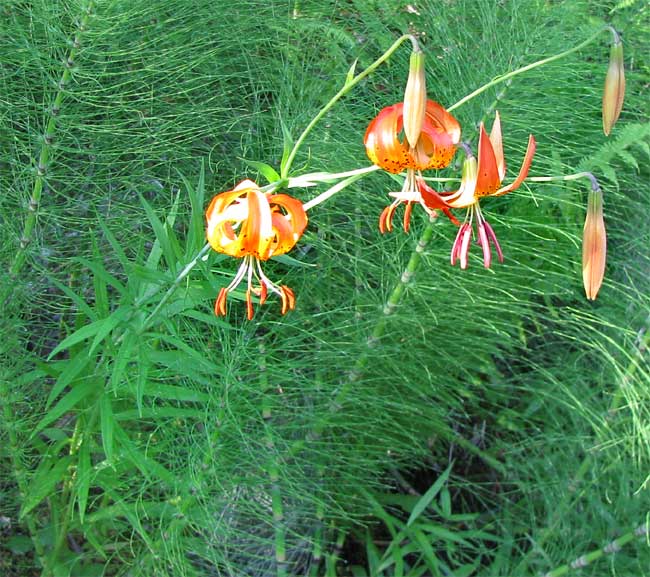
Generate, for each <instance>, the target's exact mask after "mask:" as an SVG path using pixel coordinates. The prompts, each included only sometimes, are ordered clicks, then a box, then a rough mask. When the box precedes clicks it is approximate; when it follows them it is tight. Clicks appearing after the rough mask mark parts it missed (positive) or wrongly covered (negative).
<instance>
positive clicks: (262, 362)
mask: <svg viewBox="0 0 650 577" xmlns="http://www.w3.org/2000/svg"><path fill="white" fill-rule="evenodd" d="M257 350H258V353H259V356H258V359H259V360H258V374H259V383H260V390H261V391H262V393H263V395H264V397H263V401H262V418H263V419H264V421H265V424H264V426H265V428H266V434H265V443H266V447H267V449H268V450H269V463H268V473H269V481H270V482H271V489H270V493H271V510H272V514H273V530H274V533H275V541H274V545H275V568H276V576H277V577H286V575H287V553H286V528H285V523H284V508H283V504H282V492H281V490H280V474H279V467H278V463H277V461H276V460H275V456H276V455H277V453H276V452H275V445H274V443H273V436H272V432H271V427H270V425H269V421H270V419H271V404H270V403H269V401H268V396H269V394H270V386H269V380H268V375H267V372H266V349H265V347H264V343H263V342H262V341H260V343H259V345H258V349H257Z"/></svg>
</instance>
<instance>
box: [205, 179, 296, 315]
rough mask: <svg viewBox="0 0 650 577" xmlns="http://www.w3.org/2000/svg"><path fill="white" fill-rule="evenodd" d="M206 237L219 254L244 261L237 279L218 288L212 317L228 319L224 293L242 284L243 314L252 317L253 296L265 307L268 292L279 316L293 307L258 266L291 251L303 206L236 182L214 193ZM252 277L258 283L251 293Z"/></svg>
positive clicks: (287, 295)
mask: <svg viewBox="0 0 650 577" xmlns="http://www.w3.org/2000/svg"><path fill="white" fill-rule="evenodd" d="M205 216H206V220H207V238H208V242H209V243H210V246H211V247H212V248H213V249H214V250H215V251H217V252H220V253H224V254H227V255H230V256H234V257H236V258H242V259H243V262H242V264H241V266H240V267H239V270H238V271H237V274H236V275H235V278H234V279H233V280H232V282H231V283H230V284H229V285H228V286H227V287H224V288H222V289H221V291H220V292H219V296H218V297H217V300H216V303H215V306H214V312H215V314H216V315H217V316H220V315H225V314H226V299H227V297H228V293H229V292H230V291H231V290H233V289H235V288H236V287H237V286H238V285H239V284H240V283H241V282H242V280H243V279H244V277H246V278H247V280H248V289H247V290H246V312H247V316H248V319H249V320H251V319H252V318H253V302H252V295H253V294H255V295H256V296H258V297H259V299H260V304H264V302H265V300H266V297H267V295H268V291H269V290H270V291H271V292H274V293H276V294H277V295H278V296H279V297H280V298H281V299H282V314H285V313H286V312H287V311H288V310H293V309H294V308H295V302H296V297H295V295H294V293H293V291H292V290H291V289H290V288H289V287H288V286H284V285H280V286H278V285H276V284H274V283H273V282H272V281H271V280H269V278H268V277H267V276H266V275H265V274H264V272H263V271H262V266H261V261H264V260H268V259H270V258H271V257H272V256H276V255H280V254H284V253H286V252H289V251H290V250H291V249H292V248H293V247H294V246H295V244H296V242H298V239H299V238H300V237H301V236H302V233H303V231H304V230H305V228H306V226H307V214H306V213H305V211H304V209H303V207H302V203H301V202H300V201H298V200H296V199H295V198H293V197H291V196H289V195H287V194H271V193H264V192H262V191H261V190H260V188H259V186H257V184H256V183H254V182H253V181H252V180H244V181H242V182H240V183H239V184H238V185H237V186H236V187H235V188H234V189H233V190H231V191H228V192H222V193H220V194H217V195H216V196H215V197H214V198H213V199H212V202H211V203H210V206H209V207H208V210H207V211H206V215H205ZM253 277H254V278H255V280H256V281H257V282H258V283H259V286H258V287H255V288H253Z"/></svg>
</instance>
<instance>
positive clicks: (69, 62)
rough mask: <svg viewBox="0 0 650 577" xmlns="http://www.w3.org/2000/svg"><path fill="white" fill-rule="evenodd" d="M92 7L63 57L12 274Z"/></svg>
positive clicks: (30, 226) (30, 225) (19, 262)
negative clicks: (59, 77)
mask: <svg viewBox="0 0 650 577" xmlns="http://www.w3.org/2000/svg"><path fill="white" fill-rule="evenodd" d="M92 8H93V2H92V0H91V1H90V2H88V6H87V7H86V10H85V11H84V15H83V17H82V19H81V21H80V23H79V27H78V31H77V33H76V34H75V37H74V41H73V44H72V48H71V49H70V52H69V53H68V56H67V58H66V59H65V61H64V67H65V68H64V70H63V74H62V75H61V79H60V80H59V84H58V87H59V89H58V91H57V93H56V97H55V98H54V102H53V104H52V108H51V109H50V118H49V120H48V123H47V126H46V128H45V134H44V135H43V145H42V146H41V152H40V154H39V157H38V165H37V167H36V178H35V179H34V186H33V188H32V195H31V197H30V199H29V205H28V213H27V218H26V219H25V224H24V227H23V234H22V236H21V238H20V246H19V248H18V251H17V252H16V256H15V257H14V262H13V263H12V265H11V271H10V272H11V274H12V275H17V274H18V273H19V272H20V271H21V269H22V267H23V265H24V264H25V250H26V249H27V246H28V245H29V243H30V242H31V240H32V233H33V232H34V227H35V226H36V218H37V215H38V208H39V206H40V203H41V195H42V194H43V186H44V184H45V174H46V173H47V170H48V168H49V162H50V152H51V150H52V142H53V140H54V136H55V132H56V118H57V116H58V115H59V113H60V112H61V104H62V103H63V96H64V94H65V88H66V85H67V84H68V82H69V81H70V78H71V77H72V68H73V67H74V64H75V58H76V57H77V52H78V50H79V47H80V46H81V33H82V32H83V31H84V30H85V29H86V25H87V24H88V18H89V17H90V14H91V11H92Z"/></svg>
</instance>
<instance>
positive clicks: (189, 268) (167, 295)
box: [140, 243, 210, 333]
mask: <svg viewBox="0 0 650 577" xmlns="http://www.w3.org/2000/svg"><path fill="white" fill-rule="evenodd" d="M209 250H210V243H206V244H205V246H204V247H203V248H202V249H201V250H200V251H199V253H198V254H197V255H196V256H195V257H194V258H193V259H192V260H191V261H190V262H189V263H188V264H187V265H185V268H184V269H183V270H182V271H181V272H180V273H178V276H177V277H176V279H175V280H174V282H173V284H172V286H170V287H169V288H168V289H167V292H166V293H165V294H164V295H163V297H162V299H160V302H159V303H158V304H157V305H156V308H155V309H154V310H153V311H151V313H150V314H149V316H148V317H147V318H146V319H145V320H144V322H143V323H142V328H141V329H140V332H141V333H142V332H144V331H145V330H147V328H148V327H149V323H150V322H151V321H152V320H153V318H154V317H155V316H156V315H157V314H158V311H160V309H161V308H162V307H163V306H165V303H166V302H167V301H168V300H169V299H170V297H171V296H172V295H173V294H174V291H175V290H176V289H177V288H178V285H180V284H181V282H182V281H183V279H184V278H185V277H186V276H187V275H188V274H190V272H191V271H192V269H193V268H194V267H195V266H196V265H197V263H198V262H199V261H200V260H201V259H202V258H203V257H204V256H205V255H206V254H207V253H208V251H209Z"/></svg>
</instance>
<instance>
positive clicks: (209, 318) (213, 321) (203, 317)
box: [181, 309, 231, 329]
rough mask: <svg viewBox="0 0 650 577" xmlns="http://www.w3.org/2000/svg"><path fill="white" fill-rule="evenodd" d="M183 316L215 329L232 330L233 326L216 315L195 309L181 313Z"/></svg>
mask: <svg viewBox="0 0 650 577" xmlns="http://www.w3.org/2000/svg"><path fill="white" fill-rule="evenodd" d="M181 315H182V316H184V317H189V318H191V319H194V320H197V321H200V322H202V323H205V324H206V325H212V326H213V327H222V328H228V329H230V328H231V326H230V325H229V324H228V323H227V322H226V321H223V320H221V319H220V318H218V317H217V316H215V315H214V314H211V315H210V314H206V313H202V312H200V311H196V310H194V309H186V310H184V311H182V312H181Z"/></svg>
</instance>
